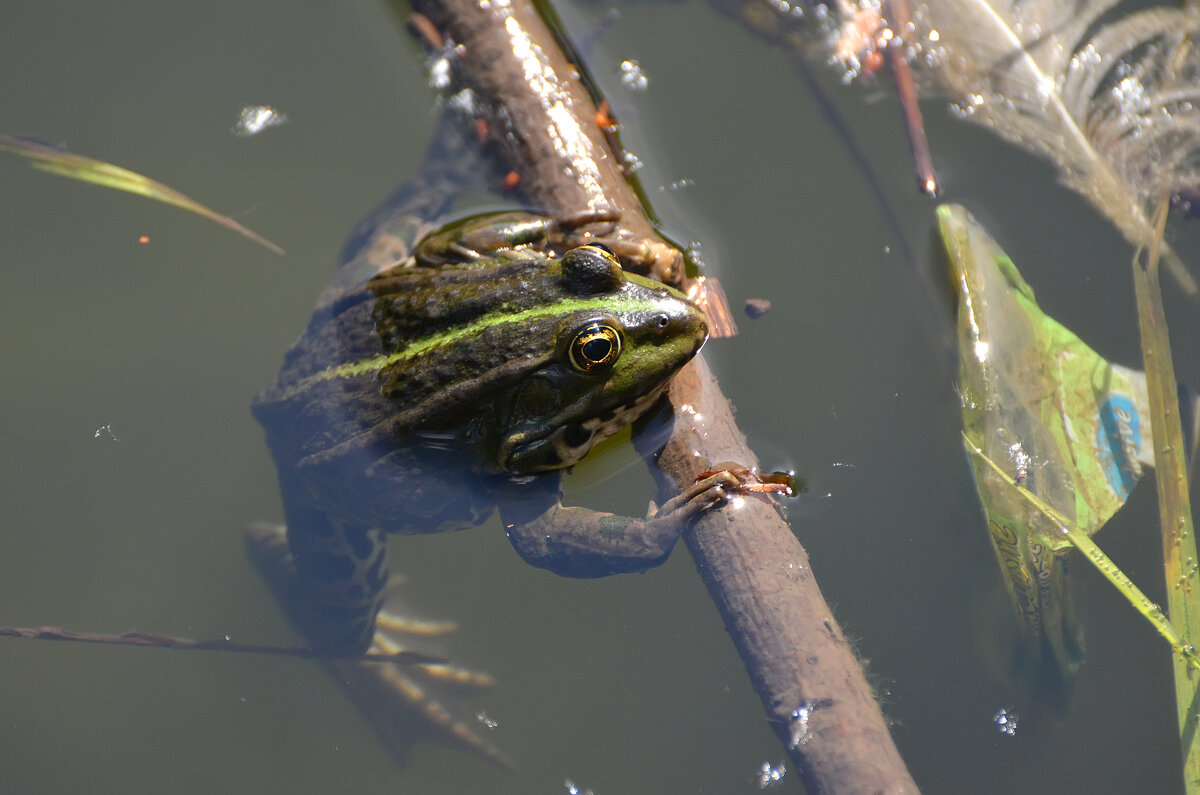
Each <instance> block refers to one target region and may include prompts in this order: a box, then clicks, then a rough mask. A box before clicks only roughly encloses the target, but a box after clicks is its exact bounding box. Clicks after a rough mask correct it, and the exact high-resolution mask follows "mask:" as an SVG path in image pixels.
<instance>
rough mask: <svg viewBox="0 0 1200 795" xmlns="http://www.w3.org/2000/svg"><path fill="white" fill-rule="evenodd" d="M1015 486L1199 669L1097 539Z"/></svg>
mask: <svg viewBox="0 0 1200 795" xmlns="http://www.w3.org/2000/svg"><path fill="white" fill-rule="evenodd" d="M963 443H964V444H965V445H966V447H967V452H968V453H970V454H971V455H972V456H974V457H975V458H978V459H979V460H980V461H982V462H983V463H984V464H986V465H987V466H988V467H990V468H991V469H993V470H995V471H996V473H997V474H999V475H1000V476H1001V477H1003V478H1006V479H1008V478H1010V477H1011V476H1010V475H1009V474H1008V473H1007V472H1005V471H1004V469H1003V467H1001V466H1000V465H999V464H997V463H996V462H995V461H993V460H992V459H991V458H990V457H989V456H988V455H987V454H986V453H984V452H983V451H982V450H980V449H979V448H978V447H976V446H975V445H974V444H973V443H972V442H971V439H970V438H969V437H968V436H967V434H966V433H963ZM1013 488H1014V489H1016V491H1017V493H1018V494H1020V495H1021V497H1022V499H1024V500H1025V501H1026V502H1028V503H1029V505H1030V506H1031V507H1032V508H1033V509H1034V510H1036V511H1038V512H1039V513H1041V514H1042V515H1043V516H1045V517H1046V518H1047V519H1049V520H1050V521H1051V522H1053V523H1054V524H1055V525H1056V526H1057V527H1058V528H1059V529H1060V530H1061V531H1062V533H1063V535H1065V536H1066V537H1067V539H1068V540H1069V541H1070V542H1071V544H1072V545H1073V546H1074V547H1075V548H1076V549H1078V550H1079V551H1080V552H1081V553H1083V556H1084V557H1085V558H1087V560H1088V562H1089V563H1091V564H1092V565H1093V566H1095V567H1096V569H1097V571H1099V572H1100V573H1101V574H1102V575H1104V578H1105V579H1107V580H1108V581H1109V582H1110V583H1112V585H1113V587H1114V588H1116V589H1117V590H1118V591H1120V592H1121V594H1122V595H1123V596H1124V597H1125V598H1126V599H1128V600H1129V603H1130V604H1131V605H1133V607H1134V609H1136V610H1137V611H1138V612H1139V613H1141V614H1142V615H1143V616H1145V618H1146V620H1148V621H1149V622H1150V624H1151V625H1152V626H1153V627H1154V628H1155V629H1156V630H1158V633H1159V634H1160V635H1162V636H1163V637H1164V638H1166V640H1167V642H1168V643H1170V644H1171V648H1172V649H1173V650H1174V651H1175V659H1176V661H1177V663H1181V664H1182V665H1183V666H1184V667H1185V669H1186V668H1191V669H1195V670H1196V671H1200V656H1198V655H1197V654H1196V649H1195V648H1194V647H1193V646H1192V645H1191V643H1190V642H1188V641H1187V640H1186V639H1185V638H1184V636H1183V633H1182V632H1180V631H1179V630H1177V629H1176V628H1175V626H1174V625H1173V624H1172V623H1171V621H1170V620H1169V619H1168V618H1167V617H1166V616H1165V615H1164V614H1163V611H1162V608H1160V607H1159V606H1158V605H1156V604H1154V602H1152V601H1150V598H1149V597H1148V596H1146V595H1145V594H1144V593H1142V591H1141V589H1140V588H1138V587H1137V586H1136V585H1134V583H1133V581H1132V580H1130V579H1129V577H1128V576H1127V575H1126V574H1125V572H1123V571H1121V569H1119V568H1118V567H1117V564H1115V563H1113V562H1112V559H1111V558H1109V557H1108V555H1106V554H1105V553H1104V550H1102V549H1100V547H1099V546H1097V545H1096V542H1095V541H1093V540H1092V539H1091V537H1090V536H1089V535H1088V534H1087V533H1085V532H1084V531H1083V530H1081V529H1080V528H1079V527H1077V526H1076V525H1075V523H1074V522H1071V521H1070V520H1068V519H1067V517H1065V516H1063V515H1062V514H1061V513H1059V512H1058V511H1056V510H1054V508H1052V507H1051V506H1050V504H1049V503H1047V502H1046V501H1045V500H1043V499H1041V498H1040V497H1038V496H1037V495H1036V494H1034V493H1033V492H1032V491H1030V490H1029V489H1027V488H1025V487H1024V486H1021V485H1019V484H1013Z"/></svg>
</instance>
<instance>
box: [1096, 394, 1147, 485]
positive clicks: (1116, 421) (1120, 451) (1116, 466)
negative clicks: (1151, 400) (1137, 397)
mask: <svg viewBox="0 0 1200 795" xmlns="http://www.w3.org/2000/svg"><path fill="white" fill-rule="evenodd" d="M1141 446H1142V422H1141V417H1139V416H1138V410H1137V406H1135V405H1134V403H1133V401H1132V400H1130V399H1129V397H1128V396H1126V395H1109V397H1108V399H1106V400H1105V401H1104V403H1103V405H1101V406H1100V425H1099V427H1098V428H1097V430H1096V450H1097V451H1098V452H1099V453H1100V462H1101V463H1102V464H1103V466H1104V476H1105V477H1106V478H1107V479H1108V485H1109V488H1111V489H1112V490H1113V492H1114V493H1115V494H1116V495H1117V496H1118V497H1120V498H1121V499H1122V500H1123V499H1125V498H1126V497H1128V496H1129V492H1130V491H1132V490H1133V487H1134V484H1136V483H1137V480H1138V475H1139V474H1140V472H1139V467H1138V466H1137V463H1136V462H1137V451H1138V449H1139V448H1140V447H1141Z"/></svg>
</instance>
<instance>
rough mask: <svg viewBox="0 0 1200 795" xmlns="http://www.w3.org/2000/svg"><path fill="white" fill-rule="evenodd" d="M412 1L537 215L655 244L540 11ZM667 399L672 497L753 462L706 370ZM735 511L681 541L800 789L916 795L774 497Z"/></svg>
mask: <svg viewBox="0 0 1200 795" xmlns="http://www.w3.org/2000/svg"><path fill="white" fill-rule="evenodd" d="M413 5H414V7H415V8H416V10H417V11H419V12H420V13H422V14H424V15H426V16H427V17H429V18H430V19H431V20H432V21H433V23H434V25H435V26H436V27H437V29H438V30H440V31H441V32H442V34H443V35H444V36H446V37H447V38H449V39H450V40H452V41H453V42H455V43H457V44H460V45H462V47H463V50H462V53H461V54H460V55H459V56H458V67H459V69H460V70H461V74H460V79H461V80H462V81H463V83H464V84H465V85H466V86H469V87H470V88H471V89H472V91H474V92H475V94H476V95H477V96H478V97H480V98H482V100H483V102H484V104H485V105H486V106H487V107H489V108H490V109H491V110H490V113H489V116H488V119H487V121H488V127H489V134H490V135H491V137H492V140H493V142H494V143H496V144H498V145H499V146H500V148H501V150H502V152H503V153H504V156H505V157H507V158H509V162H508V165H509V167H510V168H512V169H513V170H515V171H517V172H518V173H519V174H520V183H519V184H520V188H521V190H522V191H523V192H524V193H525V194H526V196H527V197H528V198H529V199H530V201H531V202H532V203H533V204H534V205H535V206H536V207H538V209H541V210H544V211H545V212H547V213H549V214H551V215H571V214H573V213H577V212H578V211H580V210H581V209H584V208H596V207H612V208H616V209H618V210H620V211H621V213H622V223H623V225H624V226H625V228H626V229H627V230H629V231H630V234H631V235H633V236H635V237H637V236H640V237H644V238H651V239H654V240H658V238H657V236H656V235H654V233H653V231H652V230H651V229H650V227H649V224H648V222H647V221H646V219H645V217H644V216H643V214H642V211H641V208H640V206H639V204H638V203H637V200H636V197H635V196H634V194H633V192H632V191H631V190H630V188H629V186H628V184H627V183H626V182H625V179H624V178H623V176H622V174H621V171H620V168H619V164H618V161H617V158H616V156H615V155H614V154H613V153H612V152H611V151H610V150H609V148H608V146H607V144H606V143H605V141H604V139H603V136H602V135H601V132H600V130H599V129H598V128H597V126H596V124H595V123H594V121H593V119H594V118H595V110H596V109H595V106H594V104H593V103H592V101H591V98H590V95H589V94H588V93H587V91H586V90H585V89H584V87H583V85H582V83H581V82H580V80H579V77H578V74H577V72H576V70H575V69H574V68H573V67H572V66H571V65H570V64H569V63H568V61H567V60H566V58H565V57H564V56H563V55H562V53H561V52H560V50H559V49H558V47H557V46H556V44H555V40H554V38H553V36H552V35H551V33H550V32H549V30H548V29H547V28H546V26H545V24H544V23H543V21H542V19H541V18H540V17H539V16H538V14H537V12H536V11H535V10H534V9H533V7H532V6H530V5H527V4H526V3H524V2H520V0H514V1H513V2H512V3H511V4H510V3H509V2H505V1H504V0H500V1H499V2H497V1H496V0H492V2H490V3H487V4H481V3H478V2H476V0H413ZM671 399H672V403H673V404H674V407H675V430H674V434H673V436H672V439H671V441H670V442H669V443H668V445H667V448H666V450H665V451H664V453H663V455H662V457H661V459H660V461H659V465H660V467H661V468H662V470H663V472H664V473H665V475H664V477H665V478H666V479H667V481H668V482H670V483H671V487H672V488H675V489H677V484H679V483H690V482H691V480H692V479H693V478H694V476H695V475H696V473H697V472H699V471H702V470H704V469H708V468H711V467H712V463H713V462H718V461H736V462H737V463H739V464H747V465H752V464H754V463H755V460H754V457H753V454H752V453H751V452H750V451H749V450H748V449H747V448H746V445H745V441H744V438H743V436H742V434H741V433H740V432H739V431H738V430H737V427H736V425H735V424H734V422H733V417H732V412H731V411H730V407H729V403H728V401H727V400H726V399H725V398H724V396H723V395H722V394H721V393H720V391H719V389H718V388H717V385H716V382H715V381H714V380H713V379H712V376H711V374H710V373H709V370H708V368H707V366H706V365H705V364H704V362H703V361H700V360H697V361H696V362H695V363H694V364H693V365H691V366H689V367H688V368H687V369H685V370H684V372H683V373H682V374H681V375H680V376H679V377H677V378H676V380H675V382H674V384H673V385H672V389H671ZM738 503H739V504H735V505H730V506H727V507H726V508H725V509H723V510H720V511H713V512H710V513H709V514H708V515H707V516H705V517H703V518H702V519H701V520H700V521H699V522H698V523H697V525H696V527H695V528H694V529H693V530H692V531H690V532H689V533H688V534H687V536H686V541H687V545H688V548H689V549H690V550H691V552H692V555H693V556H694V558H695V560H696V565H697V568H698V569H699V570H700V572H701V575H702V576H703V578H704V581H705V583H706V584H707V586H708V589H709V593H710V594H711V595H712V598H713V601H714V602H715V603H716V604H717V606H718V607H719V608H720V610H721V613H722V616H723V617H724V619H725V625H726V627H727V629H728V630H729V632H730V634H731V635H732V636H733V639H734V642H735V644H736V645H737V648H738V651H739V652H740V653H741V655H742V659H743V660H744V662H745V664H746V667H747V669H748V670H749V672H750V676H751V679H752V680H753V683H754V687H755V689H756V690H757V691H758V693H759V696H760V697H761V699H762V701H763V704H764V706H765V707H766V710H767V714H768V717H769V720H770V721H771V723H772V725H773V726H774V727H775V729H776V732H777V734H778V735H779V736H780V738H781V739H782V740H783V741H784V745H785V746H786V747H787V749H788V752H789V754H790V755H791V758H792V760H793V764H795V765H796V768H797V770H798V771H799V775H800V778H801V779H802V781H803V782H804V785H805V786H806V788H807V789H808V791H809V792H810V793H814V795H815V794H816V793H831V792H846V793H909V792H916V791H917V788H916V785H915V784H914V783H913V780H912V778H911V776H910V775H909V773H908V771H907V769H906V768H905V766H904V763H903V761H902V760H901V759H900V755H899V753H898V752H897V750H896V748H895V745H894V744H893V742H892V739H891V736H890V735H889V734H888V730H887V726H886V724H885V722H884V719H883V716H882V714H881V712H880V710H879V706H878V704H877V703H876V702H875V700H874V696H873V694H872V692H871V689H870V687H869V686H868V685H867V682H866V679H865V677H864V676H863V673H862V670H861V669H860V668H859V666H858V663H857V662H856V661H855V659H854V655H853V652H852V651H851V649H850V647H849V645H848V644H847V643H846V641H845V638H844V637H843V635H842V633H841V630H840V629H839V628H838V626H837V624H836V623H835V622H834V620H833V617H832V614H831V613H830V610H829V608H828V606H827V605H826V604H825V602H824V599H823V598H822V596H821V593H820V590H819V589H818V587H817V584H816V580H815V579H814V578H813V575H812V571H811V569H810V568H809V566H808V557H807V555H806V554H805V552H804V549H803V548H802V547H801V546H800V544H799V542H798V541H797V540H796V538H795V536H794V535H792V532H791V529H790V528H789V527H788V525H787V522H786V521H785V520H784V519H783V517H782V515H781V513H780V511H779V510H778V509H777V507H776V506H775V505H774V504H773V503H772V502H771V501H770V500H768V499H767V498H764V497H758V496H748V497H745V498H739V500H738Z"/></svg>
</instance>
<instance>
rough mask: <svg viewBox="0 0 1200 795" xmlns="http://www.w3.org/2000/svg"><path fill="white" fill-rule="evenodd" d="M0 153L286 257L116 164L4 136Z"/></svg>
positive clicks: (222, 218) (224, 217)
mask: <svg viewBox="0 0 1200 795" xmlns="http://www.w3.org/2000/svg"><path fill="white" fill-rule="evenodd" d="M0 152H5V153H8V154H13V155H17V156H18V157H23V158H25V159H27V160H30V161H32V165H33V166H34V168H39V169H41V170H42V171H48V172H50V173H51V174H58V175H59V176H62V177H68V178H70V179H77V180H81V181H83V182H92V183H95V184H97V185H103V186H104V187H106V188H113V189H115V190H123V191H127V192H129V193H136V194H137V195H139V196H145V197H146V198H148V199H153V200H155V201H160V202H164V203H166V204H173V205H175V206H176V207H180V208H182V209H184V210H187V211H188V212H192V213H195V214H197V215H200V216H203V217H205V218H207V219H209V220H210V221H214V222H216V223H218V224H220V225H221V226H223V227H225V228H226V229H230V230H232V231H234V232H237V233H238V234H239V235H242V236H243V237H247V238H249V239H250V240H253V241H254V242H255V243H258V244H259V245H260V246H263V247H264V248H267V249H270V250H271V251H274V252H275V253H276V254H282V253H283V249H281V248H280V247H279V246H277V245H275V244H274V243H272V242H271V241H269V240H267V239H266V238H264V237H261V236H259V235H258V234H257V233H255V232H252V231H251V230H249V229H247V228H246V227H244V226H242V225H241V224H239V223H238V222H237V221H235V220H233V219H232V218H230V217H229V216H227V215H221V214H219V213H217V212H214V211H213V210H210V209H209V208H207V207H205V206H204V205H202V204H200V203H199V202H196V201H194V200H192V199H190V198H188V197H187V196H185V195H183V194H182V193H180V192H179V191H177V190H175V189H173V188H169V187H167V186H166V185H163V184H162V183H161V182H156V181H154V180H152V179H150V178H149V177H144V176H142V175H141V174H138V173H137V172H134V171H129V170H128V169H124V168H121V167H120V166H114V165H113V164H112V163H105V162H104V161H102V160H93V159H92V158H90V157H85V156H83V155H76V154H72V153H70V152H64V151H61V150H59V149H56V148H54V147H52V146H49V145H47V144H43V143H38V142H36V141H30V140H27V139H25V138H17V137H14V136H11V135H5V134H3V133H0Z"/></svg>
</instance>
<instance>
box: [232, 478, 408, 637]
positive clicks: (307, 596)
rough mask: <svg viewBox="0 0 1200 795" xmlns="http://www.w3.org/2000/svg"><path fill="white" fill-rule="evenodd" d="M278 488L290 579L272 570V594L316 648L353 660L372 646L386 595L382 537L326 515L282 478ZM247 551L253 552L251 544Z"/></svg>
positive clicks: (379, 534)
mask: <svg viewBox="0 0 1200 795" xmlns="http://www.w3.org/2000/svg"><path fill="white" fill-rule="evenodd" d="M281 486H282V487H283V489H284V492H285V493H284V506H285V512H286V515H287V522H288V523H287V546H288V551H289V552H290V557H289V560H290V569H291V576H283V573H281V572H279V571H276V572H274V573H275V574H276V575H277V576H278V577H279V580H278V585H279V587H276V588H275V592H276V595H277V596H278V597H279V598H280V601H281V602H282V603H283V606H284V608H285V609H286V610H287V612H288V615H289V617H290V618H291V619H292V622H293V623H294V624H295V625H296V626H297V627H298V628H299V629H300V630H301V631H303V632H304V634H305V636H306V637H307V638H308V641H309V642H310V643H311V644H312V645H313V647H314V648H317V649H320V650H322V651H327V652H330V653H331V654H334V655H344V656H346V657H357V656H359V655H360V654H362V653H363V652H364V651H366V650H367V647H368V646H370V644H371V640H372V638H373V637H374V635H375V616H376V614H377V613H378V612H379V609H380V607H382V605H383V599H384V595H385V593H386V591H387V583H388V565H387V547H386V542H385V541H384V537H383V533H382V532H381V531H379V530H376V529H372V528H368V527H366V526H364V525H361V524H356V523H351V522H346V521H341V520H339V519H334V518H332V517H330V516H329V515H328V514H326V513H325V512H324V511H322V510H320V509H318V508H316V507H314V506H313V505H312V503H311V502H310V501H309V500H307V499H304V496H305V495H304V494H303V491H302V490H303V488H304V487H303V486H302V485H298V484H293V483H288V482H287V481H286V480H281ZM249 540H250V541H251V542H253V541H254V540H256V539H249ZM250 552H251V554H252V556H254V554H255V553H256V549H255V547H254V546H253V544H252V545H251V547H250ZM255 561H256V562H257V563H258V564H259V568H260V569H265V565H264V562H263V561H261V560H259V559H258V558H257V557H255ZM276 568H278V566H276ZM264 573H267V572H266V571H264Z"/></svg>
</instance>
